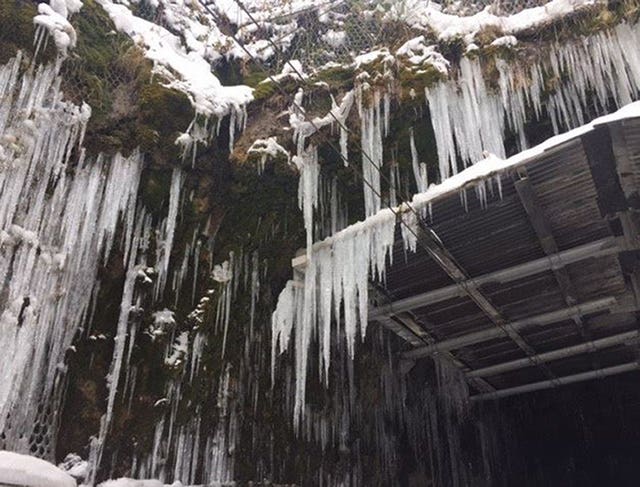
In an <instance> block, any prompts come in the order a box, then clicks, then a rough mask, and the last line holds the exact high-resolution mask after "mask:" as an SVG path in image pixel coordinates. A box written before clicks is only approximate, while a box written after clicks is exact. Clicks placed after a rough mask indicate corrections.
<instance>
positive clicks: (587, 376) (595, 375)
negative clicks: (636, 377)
mask: <svg viewBox="0 0 640 487" xmlns="http://www.w3.org/2000/svg"><path fill="white" fill-rule="evenodd" d="M638 369H640V364H639V363H638V362H629V363H625V364H621V365H614V366H613V367H607V368H605V369H599V370H590V371H589V372H581V373H579V374H574V375H568V376H564V377H558V378H557V379H556V380H555V381H551V380H544V381H540V382H533V383H531V384H524V385H521V386H516V387H509V388H507V389H498V390H497V391H495V392H488V393H484V394H477V395H475V396H471V400H472V401H485V400H487V399H500V398H503V397H508V396H515V395H517V394H525V393H527V392H533V391H540V390H544V389H550V388H551V387H556V386H558V385H567V384H575V383H577V382H583V381H586V380H591V379H600V378H604V377H609V376H612V375H617V374H622V373H624V372H630V371H633V370H638Z"/></svg>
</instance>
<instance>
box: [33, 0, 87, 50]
mask: <svg viewBox="0 0 640 487" xmlns="http://www.w3.org/2000/svg"><path fill="white" fill-rule="evenodd" d="M81 7H82V2H81V1H80V0H52V1H51V2H50V3H49V4H46V3H40V4H38V15H36V16H35V17H34V18H33V23H34V24H35V25H36V26H37V27H38V30H39V32H37V33H36V45H37V46H38V48H39V47H40V46H41V44H42V43H43V36H42V32H43V31H44V30H46V31H47V32H48V33H49V35H50V36H51V37H53V41H54V43H55V44H56V48H57V49H58V52H59V53H60V54H61V55H62V57H66V56H67V54H68V51H69V50H70V49H73V48H74V47H75V46H76V42H77V40H78V39H77V34H76V31H75V29H74V28H73V26H72V25H71V23H70V22H69V20H68V19H69V15H71V14H74V13H76V12H78V11H79V10H80V8H81ZM36 50H37V49H36Z"/></svg>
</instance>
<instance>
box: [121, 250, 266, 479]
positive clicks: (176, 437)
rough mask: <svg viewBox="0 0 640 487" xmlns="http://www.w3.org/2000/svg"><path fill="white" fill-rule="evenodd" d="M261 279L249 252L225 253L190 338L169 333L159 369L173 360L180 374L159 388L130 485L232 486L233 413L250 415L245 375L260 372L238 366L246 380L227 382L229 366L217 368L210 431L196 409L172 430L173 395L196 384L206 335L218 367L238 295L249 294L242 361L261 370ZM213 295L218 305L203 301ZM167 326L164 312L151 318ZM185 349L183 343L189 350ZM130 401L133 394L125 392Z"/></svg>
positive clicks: (251, 380) (250, 389)
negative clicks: (209, 324)
mask: <svg viewBox="0 0 640 487" xmlns="http://www.w3.org/2000/svg"><path fill="white" fill-rule="evenodd" d="M266 272H267V267H266V265H265V263H264V262H263V261H261V260H260V258H259V256H258V253H257V251H256V252H253V253H244V252H241V253H240V254H239V255H235V254H233V253H231V254H230V255H229V259H228V260H226V261H225V262H223V263H222V264H219V265H216V266H215V267H214V268H213V269H212V279H213V281H215V282H216V284H215V286H214V287H213V288H211V289H208V290H206V291H205V293H204V295H203V296H202V297H201V298H200V300H199V302H198V304H197V306H196V307H195V309H194V310H193V312H192V313H191V315H190V317H189V318H190V320H191V322H192V324H193V325H194V326H193V328H194V331H193V332H192V333H193V335H194V336H193V337H192V339H191V340H189V339H188V337H183V335H187V334H188V333H187V332H182V333H180V334H177V333H176V332H175V330H173V331H172V335H171V336H170V340H169V342H168V343H169V344H171V343H173V342H175V343H177V347H176V346H174V347H168V348H167V359H166V362H167V363H169V361H171V362H176V361H177V360H181V361H183V362H184V367H180V368H179V369H178V370H179V373H178V374H177V375H176V377H175V378H174V379H172V380H171V381H170V382H169V383H167V384H166V387H165V398H164V399H161V400H160V401H158V403H157V405H158V406H160V405H161V404H162V406H163V408H164V411H165V412H164V414H163V416H162V419H161V420H160V421H159V422H157V423H156V426H155V434H154V439H153V447H152V450H151V451H149V452H136V454H135V455H134V457H133V459H132V468H131V471H132V474H134V475H135V477H136V478H155V479H159V480H160V481H162V482H167V481H172V480H180V481H181V482H183V483H185V484H195V483H197V482H199V481H200V482H205V483H208V484H216V483H218V482H220V483H224V482H232V481H233V480H234V478H235V458H236V457H235V455H234V452H235V450H236V448H237V447H238V446H239V441H240V437H239V435H240V423H239V416H238V411H240V410H242V408H243V407H244V406H245V401H250V403H251V407H252V410H253V413H254V414H255V413H256V411H257V408H258V405H259V401H258V397H259V394H260V390H259V388H260V382H259V380H258V379H257V377H255V376H253V375H252V374H253V370H260V369H261V367H255V365H252V364H251V363H250V362H249V363H247V364H246V365H242V366H240V367H239V370H240V371H241V373H242V374H245V375H246V377H245V376H242V375H240V376H239V377H237V376H234V380H232V376H231V368H230V366H229V364H227V365H225V366H224V367H223V369H222V370H223V371H222V375H221V377H220V378H219V380H218V382H217V390H218V394H217V398H216V400H217V406H218V410H217V411H218V412H217V415H216V416H217V418H216V422H215V427H213V429H212V428H211V419H212V414H211V412H210V411H205V410H202V408H201V407H200V406H197V407H196V408H195V411H194V412H193V413H192V414H191V417H190V419H189V421H187V422H186V423H183V424H180V422H179V420H178V413H179V410H180V407H181V406H182V407H184V404H183V403H182V401H183V397H182V393H181V391H182V389H183V387H194V386H196V384H197V380H198V373H199V371H200V369H201V367H202V354H203V352H204V350H205V347H206V346H207V342H208V341H209V340H208V338H207V337H211V336H214V337H215V340H220V341H221V342H222V357H221V359H220V360H224V353H225V346H226V339H227V335H228V331H229V330H228V328H229V318H230V310H231V306H232V305H233V301H234V299H235V297H236V296H237V295H238V294H239V293H240V292H241V291H244V292H246V291H248V292H250V295H251V301H250V303H251V304H250V310H249V312H250V314H249V323H248V326H247V328H246V330H245V331H246V333H245V335H244V336H245V342H244V348H245V351H244V353H243V354H241V356H242V360H243V361H249V360H253V359H255V360H257V361H258V362H259V363H262V362H265V365H266V361H267V360H268V357H267V356H266V355H267V354H266V353H264V351H263V346H262V344H263V339H262V331H261V328H260V327H259V326H258V323H257V322H256V308H257V304H258V299H259V297H260V281H261V280H262V279H264V278H265V277H266ZM216 292H217V293H218V298H219V299H217V300H215V301H213V300H211V297H212V296H213V294H215V293H216ZM206 313H210V314H211V315H212V316H214V326H213V330H209V331H208V332H207V333H205V332H204V331H203V329H202V328H201V325H202V324H203V322H204V315H205V314H206ZM172 320H173V319H172V316H171V314H170V313H165V312H161V313H156V321H169V322H170V324H171V325H174V324H175V323H173V322H172ZM158 326H159V327H160V324H159V325H158ZM211 333H212V334H211ZM188 342H190V343H191V345H190V346H189V345H188V344H187V343H188ZM263 356H264V359H262V357H263ZM243 364H244V362H243ZM130 394H133V388H132V389H131V391H130ZM129 407H131V405H130V404H129Z"/></svg>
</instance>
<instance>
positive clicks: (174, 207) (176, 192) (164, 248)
mask: <svg viewBox="0 0 640 487" xmlns="http://www.w3.org/2000/svg"><path fill="white" fill-rule="evenodd" d="M183 181H184V173H183V172H182V169H180V168H179V167H174V168H173V172H172V173H171V189H170V193H169V213H168V215H167V220H166V223H165V228H164V232H163V237H162V245H161V247H160V250H159V253H158V259H157V263H156V268H157V271H158V279H157V281H156V286H155V291H154V298H155V300H158V298H159V297H160V296H161V295H162V293H163V292H164V288H165V285H166V282H167V277H168V273H169V260H170V259H171V250H172V249H173V238H174V234H175V230H176V223H177V220H178V209H179V207H180V195H181V191H182V183H183Z"/></svg>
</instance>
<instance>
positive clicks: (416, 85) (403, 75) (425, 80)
mask: <svg viewBox="0 0 640 487" xmlns="http://www.w3.org/2000/svg"><path fill="white" fill-rule="evenodd" d="M398 78H399V84H400V99H401V100H402V101H403V102H405V101H409V100H410V99H411V96H410V93H411V90H414V91H415V92H416V93H422V92H423V91H424V89H425V88H427V87H429V86H433V85H434V84H436V83H438V82H440V81H442V80H443V79H445V78H446V75H443V74H442V73H441V72H440V71H438V70H437V69H436V68H435V67H433V66H424V67H422V68H420V69H415V68H401V69H400V72H399V74H398Z"/></svg>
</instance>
